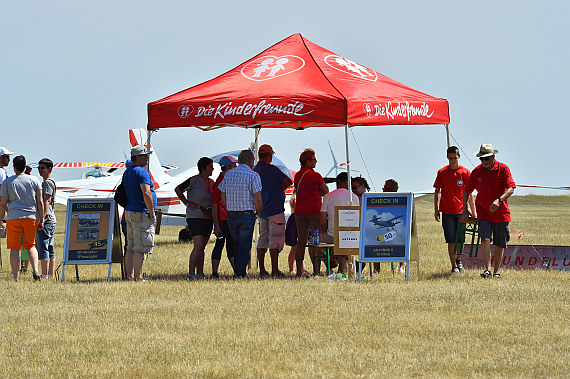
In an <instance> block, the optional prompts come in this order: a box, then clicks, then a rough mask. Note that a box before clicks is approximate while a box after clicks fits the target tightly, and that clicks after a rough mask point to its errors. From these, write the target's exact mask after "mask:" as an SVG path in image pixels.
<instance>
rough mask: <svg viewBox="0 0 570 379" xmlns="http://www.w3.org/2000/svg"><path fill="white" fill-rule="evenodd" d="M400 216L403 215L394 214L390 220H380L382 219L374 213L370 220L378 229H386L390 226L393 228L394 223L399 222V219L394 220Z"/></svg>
mask: <svg viewBox="0 0 570 379" xmlns="http://www.w3.org/2000/svg"><path fill="white" fill-rule="evenodd" d="M400 217H404V215H401V216H396V217H394V218H392V219H390V220H382V219H380V218H378V217H376V215H374V216H372V220H370V222H371V223H373V224H374V225H376V226H377V227H378V228H380V229H381V228H386V229H389V228H392V229H394V228H395V227H396V224H400V223H401V221H400V220H397V221H394V220H396V219H398V218H400Z"/></svg>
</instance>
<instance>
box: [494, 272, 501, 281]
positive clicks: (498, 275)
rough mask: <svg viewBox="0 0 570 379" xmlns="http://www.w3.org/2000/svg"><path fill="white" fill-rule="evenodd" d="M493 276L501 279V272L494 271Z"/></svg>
mask: <svg viewBox="0 0 570 379" xmlns="http://www.w3.org/2000/svg"><path fill="white" fill-rule="evenodd" d="M493 278H497V279H501V274H500V273H498V272H494V273H493Z"/></svg>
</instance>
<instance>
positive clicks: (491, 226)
mask: <svg viewBox="0 0 570 379" xmlns="http://www.w3.org/2000/svg"><path fill="white" fill-rule="evenodd" d="M498 152H499V151H498V150H495V149H493V145H491V144H483V145H481V147H480V148H479V152H477V153H475V156H476V157H478V158H479V159H480V160H481V164H480V165H479V166H477V167H475V169H473V171H472V172H471V176H470V177H469V179H468V180H467V185H466V186H465V191H464V192H463V213H462V215H461V219H462V220H466V219H467V218H468V216H469V212H468V211H467V203H468V198H469V194H471V193H472V192H473V190H477V197H476V199H475V207H476V209H477V218H478V226H479V236H480V237H481V252H482V254H483V260H484V261H485V271H483V273H481V277H483V278H490V277H491V238H492V240H493V246H494V270H493V274H492V276H493V277H496V278H500V277H501V274H500V273H499V270H500V269H501V263H502V260H503V250H504V249H505V247H507V242H508V241H509V222H510V221H511V212H510V210H509V203H508V201H507V199H508V198H509V197H510V196H511V195H512V194H513V193H514V192H515V187H516V185H515V181H514V180H513V176H512V175H511V170H510V169H509V167H508V166H507V165H506V164H504V163H500V162H498V161H496V160H495V154H497V153H498Z"/></svg>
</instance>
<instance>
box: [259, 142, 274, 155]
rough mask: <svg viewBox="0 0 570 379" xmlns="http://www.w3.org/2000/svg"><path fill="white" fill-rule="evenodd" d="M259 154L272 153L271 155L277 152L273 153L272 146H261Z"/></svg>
mask: <svg viewBox="0 0 570 379" xmlns="http://www.w3.org/2000/svg"><path fill="white" fill-rule="evenodd" d="M259 153H260V154H261V153H271V154H275V151H273V148H272V147H271V145H267V144H265V145H261V147H260V148H259Z"/></svg>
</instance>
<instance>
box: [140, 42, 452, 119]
mask: <svg viewBox="0 0 570 379" xmlns="http://www.w3.org/2000/svg"><path fill="white" fill-rule="evenodd" d="M448 123H449V106H448V102H447V100H445V99H440V98H436V97H433V96H430V95H427V94H425V93H422V92H420V91H417V90H415V89H413V88H410V87H408V86H405V85H403V84H401V83H398V82H397V81H395V80H392V79H390V78H388V77H387V76H384V75H382V74H380V73H377V72H376V71H374V70H372V69H370V68H367V67H364V66H362V65H359V64H357V63H355V62H353V61H351V60H349V59H346V58H343V57H341V56H339V55H337V54H334V53H333V52H330V51H328V50H326V49H324V48H322V47H320V46H318V45H316V44H314V43H312V42H310V41H308V40H307V39H305V38H304V37H303V36H301V34H294V35H292V36H290V37H288V38H286V39H284V40H283V41H281V42H279V43H277V44H275V45H273V46H271V47H270V48H268V49H267V50H265V51H263V52H262V53H260V54H258V55H256V56H255V57H253V58H252V59H250V60H248V61H246V62H244V63H242V64H241V65H239V66H237V67H236V68H234V69H232V70H230V71H228V72H226V73H224V74H222V75H220V76H218V77H217V78H214V79H211V80H209V81H207V82H204V83H201V84H198V85H196V86H194V87H191V88H188V89H186V90H183V91H181V92H178V93H176V94H174V95H171V96H167V97H165V98H163V99H160V100H157V101H154V102H152V103H149V104H148V129H159V128H170V127H189V126H192V127H197V128H200V129H203V130H211V129H217V128H220V127H225V126H239V127H246V128H247V127H272V128H294V129H303V128H308V127H330V126H344V125H349V126H356V125H392V124H404V125H423V124H448Z"/></svg>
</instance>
